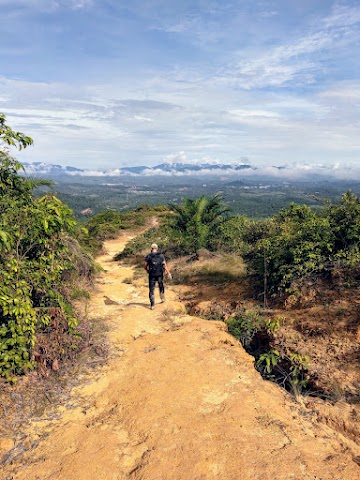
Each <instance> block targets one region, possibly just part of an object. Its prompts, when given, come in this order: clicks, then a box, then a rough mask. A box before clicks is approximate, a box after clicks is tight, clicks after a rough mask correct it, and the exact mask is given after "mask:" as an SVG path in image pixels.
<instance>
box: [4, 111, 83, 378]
mask: <svg viewBox="0 0 360 480" xmlns="http://www.w3.org/2000/svg"><path fill="white" fill-rule="evenodd" d="M0 137H1V140H2V141H3V143H6V144H8V145H14V146H18V147H19V148H25V147H26V146H28V145H31V144H32V140H31V139H30V138H29V137H26V136H25V135H23V134H21V133H19V132H13V131H12V130H11V128H10V127H8V126H7V125H6V124H5V117H4V116H3V115H1V116H0ZM0 153H1V155H0V193H1V196H0V213H1V219H0V265H1V282H0V375H1V376H3V377H5V378H6V379H8V380H15V375H17V374H21V373H23V372H25V371H27V370H29V369H31V368H33V367H34V361H35V357H36V355H35V353H34V352H35V351H36V344H37V335H38V333H39V332H41V331H42V330H44V329H46V328H49V327H50V326H51V325H52V324H53V323H58V322H59V321H60V319H61V321H62V322H63V323H64V322H65V324H66V329H67V331H69V332H70V333H72V334H75V333H76V326H77V319H76V317H75V315H74V313H73V310H72V306H71V303H70V300H69V298H70V296H69V291H68V289H67V287H66V282H65V277H66V278H67V283H69V281H70V279H71V277H72V276H73V275H74V276H75V275H76V272H75V264H76V262H75V260H76V258H75V257H76V249H75V250H74V248H72V247H71V245H72V246H74V244H75V245H78V244H77V242H76V240H74V239H73V238H72V237H71V235H73V236H77V234H78V227H77V225H76V222H75V220H74V218H73V216H72V211H71V210H70V209H69V208H68V207H67V206H66V205H64V204H62V202H61V201H60V200H59V199H57V198H56V197H55V196H53V195H50V194H49V195H45V196H43V197H41V198H36V199H34V198H33V197H32V189H33V188H34V187H35V186H36V185H37V182H36V181H33V180H29V179H27V178H26V177H24V176H20V175H19V173H18V172H19V170H21V169H22V166H21V164H20V163H19V162H17V161H16V160H14V159H13V158H11V157H10V155H9V154H8V152H7V151H6V150H5V149H4V150H2V151H1V152H0ZM88 264H89V266H90V265H91V262H90V261H89V262H88ZM89 268H90V269H91V266H90V267H89ZM75 338H76V337H75V336H74V341H75Z"/></svg>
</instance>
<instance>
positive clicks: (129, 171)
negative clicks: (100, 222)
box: [23, 162, 360, 182]
mask: <svg viewBox="0 0 360 480" xmlns="http://www.w3.org/2000/svg"><path fill="white" fill-rule="evenodd" d="M23 165H24V167H25V171H26V173H27V174H28V175H34V176H45V177H48V178H53V179H56V178H57V177H64V176H68V177H70V176H72V177H74V176H79V177H120V176H134V177H136V176H152V177H154V176H195V175H196V176H199V175H204V176H205V175H208V176H210V175H211V176H218V175H221V176H222V177H230V178H233V177H237V179H239V177H240V178H244V179H250V178H257V179H260V178H262V179H263V178H266V179H278V180H311V181H317V180H352V181H355V182H357V181H360V167H355V166H349V165H348V166H339V165H323V164H317V165H316V164H289V165H282V166H258V167H255V166H253V165H250V164H246V163H234V164H225V163H224V164H223V163H161V164H159V165H156V166H154V167H149V166H144V165H141V166H134V167H121V168H113V169H108V170H89V169H82V168H76V167H71V166H62V165H51V164H47V163H43V162H34V163H25V162H24V163H23ZM235 179H236V178H235Z"/></svg>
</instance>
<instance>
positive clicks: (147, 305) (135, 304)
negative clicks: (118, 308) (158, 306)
mask: <svg viewBox="0 0 360 480" xmlns="http://www.w3.org/2000/svg"><path fill="white" fill-rule="evenodd" d="M125 306H126V307H143V308H146V309H147V310H149V306H150V304H149V303H138V302H130V303H127V304H126V305H125Z"/></svg>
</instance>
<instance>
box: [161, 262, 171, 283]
mask: <svg viewBox="0 0 360 480" xmlns="http://www.w3.org/2000/svg"><path fill="white" fill-rule="evenodd" d="M163 265H164V270H165V273H166V275H167V276H168V278H169V280H171V279H172V276H171V273H170V270H169V268H168V266H167V264H166V260H165V259H164V263H163Z"/></svg>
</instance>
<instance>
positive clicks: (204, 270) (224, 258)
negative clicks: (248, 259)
mask: <svg viewBox="0 0 360 480" xmlns="http://www.w3.org/2000/svg"><path fill="white" fill-rule="evenodd" d="M172 272H173V278H174V281H175V283H185V284H186V283H194V282H199V283H210V284H222V283H230V282H234V281H237V280H239V279H241V278H243V277H244V276H245V274H246V267H245V264H244V262H243V260H242V258H241V257H238V256H236V255H222V254H220V255H216V256H214V257H212V258H209V259H200V260H194V261H189V262H186V263H184V262H181V263H177V265H176V266H175V267H174V268H173V270H172Z"/></svg>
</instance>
